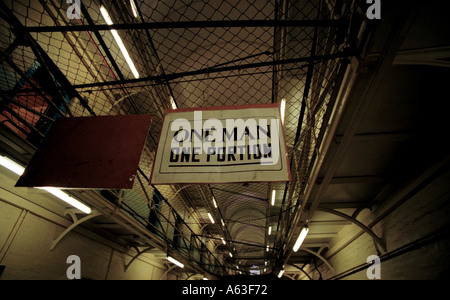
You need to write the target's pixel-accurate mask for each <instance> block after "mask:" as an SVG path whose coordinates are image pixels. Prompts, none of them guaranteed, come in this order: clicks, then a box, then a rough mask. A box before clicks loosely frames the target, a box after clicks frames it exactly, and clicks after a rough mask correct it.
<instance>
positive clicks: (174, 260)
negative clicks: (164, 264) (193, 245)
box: [167, 256, 184, 268]
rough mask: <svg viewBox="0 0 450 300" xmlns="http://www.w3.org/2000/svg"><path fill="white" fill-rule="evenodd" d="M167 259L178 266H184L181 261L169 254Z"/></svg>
mask: <svg viewBox="0 0 450 300" xmlns="http://www.w3.org/2000/svg"><path fill="white" fill-rule="evenodd" d="M167 260H168V261H170V262H171V263H173V264H176V265H177V266H179V267H180V268H184V265H183V264H182V263H180V262H179V261H178V260H176V259H175V258H173V257H171V256H167Z"/></svg>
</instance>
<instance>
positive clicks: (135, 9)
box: [130, 0, 137, 18]
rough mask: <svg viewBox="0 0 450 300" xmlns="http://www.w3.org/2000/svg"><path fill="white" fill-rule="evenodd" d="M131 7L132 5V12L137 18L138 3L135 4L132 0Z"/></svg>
mask: <svg viewBox="0 0 450 300" xmlns="http://www.w3.org/2000/svg"><path fill="white" fill-rule="evenodd" d="M130 5H131V11H132V12H133V16H134V17H135V18H137V8H136V3H134V0H130Z"/></svg>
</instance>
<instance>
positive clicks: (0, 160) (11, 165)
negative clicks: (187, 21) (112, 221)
mask: <svg viewBox="0 0 450 300" xmlns="http://www.w3.org/2000/svg"><path fill="white" fill-rule="evenodd" d="M0 165H2V166H4V167H5V168H7V169H8V170H10V171H12V172H14V173H16V174H17V175H22V174H23V172H24V171H25V168H24V167H22V166H21V165H19V164H18V163H16V162H15V161H13V160H11V159H9V158H8V157H6V156H3V155H0ZM38 189H41V190H46V191H47V192H49V193H50V194H52V195H54V196H56V197H58V198H59V199H61V200H63V201H64V202H66V203H68V204H70V205H71V206H73V207H76V208H78V209H79V210H81V211H82V212H84V213H86V214H90V213H91V209H90V208H89V207H88V206H86V205H85V204H83V203H81V202H80V201H78V200H77V199H75V198H73V197H71V196H69V195H68V194H66V193H65V192H63V191H61V190H60V189H57V188H54V187H38Z"/></svg>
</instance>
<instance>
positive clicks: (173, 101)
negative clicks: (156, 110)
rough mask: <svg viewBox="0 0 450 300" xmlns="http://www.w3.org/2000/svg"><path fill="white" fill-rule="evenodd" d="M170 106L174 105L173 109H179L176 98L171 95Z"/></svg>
mask: <svg viewBox="0 0 450 300" xmlns="http://www.w3.org/2000/svg"><path fill="white" fill-rule="evenodd" d="M170 106H172V109H178V107H177V104H176V103H175V99H173V97H172V96H170Z"/></svg>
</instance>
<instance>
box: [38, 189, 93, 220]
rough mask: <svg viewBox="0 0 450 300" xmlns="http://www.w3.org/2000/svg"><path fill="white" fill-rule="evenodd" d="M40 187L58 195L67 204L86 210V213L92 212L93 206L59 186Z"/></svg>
mask: <svg viewBox="0 0 450 300" xmlns="http://www.w3.org/2000/svg"><path fill="white" fill-rule="evenodd" d="M38 189H42V190H45V191H47V192H49V193H50V194H52V195H53V196H55V197H58V198H59V199H61V200H62V201H64V202H66V203H67V204H70V205H71V206H73V207H75V208H78V209H79V210H81V211H82V212H84V213H85V214H90V213H91V211H92V210H91V208H90V207H89V206H87V205H85V204H83V203H81V202H80V201H78V200H77V199H75V198H73V197H71V196H69V195H68V194H67V193H65V192H63V191H61V190H60V189H58V188H54V187H42V188H38Z"/></svg>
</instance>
